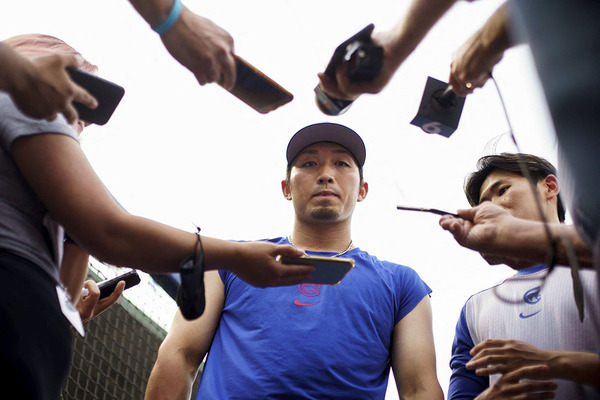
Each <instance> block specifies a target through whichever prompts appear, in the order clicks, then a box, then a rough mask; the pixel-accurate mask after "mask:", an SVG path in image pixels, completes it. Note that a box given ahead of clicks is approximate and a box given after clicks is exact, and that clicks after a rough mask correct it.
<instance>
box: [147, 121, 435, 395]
mask: <svg viewBox="0 0 600 400" xmlns="http://www.w3.org/2000/svg"><path fill="white" fill-rule="evenodd" d="M287 161H288V168H287V176H286V179H285V180H284V181H283V182H282V184H281V185H282V191H283V194H284V196H285V198H286V199H287V200H289V201H291V202H292V204H293V206H294V211H295V219H294V227H293V230H292V233H291V235H289V236H287V237H278V238H274V239H270V240H269V241H270V242H273V243H286V244H287V243H289V244H292V245H294V246H297V247H299V248H301V249H304V250H305V251H306V253H307V254H309V255H318V256H324V257H332V258H333V257H344V258H351V259H352V260H354V263H355V266H354V268H352V269H351V270H350V271H349V272H348V274H347V275H346V276H345V277H344V278H343V279H342V280H341V282H340V283H339V284H337V285H325V284H313V283H304V284H301V285H297V286H288V287H280V288H274V289H271V288H269V289H260V288H255V287H252V286H250V285H248V284H246V283H244V282H243V281H241V280H240V279H238V278H236V277H235V276H234V275H232V274H229V273H227V272H218V273H217V272H214V273H213V272H208V273H206V275H205V283H206V310H205V312H204V314H203V315H202V317H200V318H199V319H198V320H195V321H193V322H188V321H185V320H184V318H183V317H182V316H181V314H179V313H178V314H177V315H176V317H175V319H174V321H173V325H172V328H171V330H170V332H169V334H168V336H167V338H166V339H165V341H164V342H163V344H162V346H161V348H160V350H159V353H158V358H157V361H156V364H155V366H154V369H153V371H152V374H151V376H150V380H149V382H148V388H147V391H146V398H147V399H157V398H161V399H165V398H169V399H175V398H181V399H189V398H190V394H191V389H192V384H193V381H194V379H195V377H196V373H197V371H198V367H199V366H200V364H201V362H202V361H203V359H204V357H205V356H206V354H207V353H208V357H207V359H206V364H205V366H204V369H203V371H202V378H201V381H200V385H199V388H198V394H197V397H196V398H197V399H265V398H278V399H281V398H289V399H292V398H294V399H299V398H302V399H331V398H340V399H383V398H384V397H385V392H386V389H387V384H388V377H389V372H390V367H391V368H392V369H393V372H394V378H395V380H396V384H397V388H398V393H399V396H400V398H411V399H424V400H425V399H426V400H436V399H438V400H441V399H443V393H442V390H441V387H440V385H439V383H438V380H437V376H436V369H435V350H434V344H433V333H432V324H431V308H430V302H429V293H430V292H431V290H430V288H429V287H428V286H427V285H426V284H425V283H424V282H423V281H422V280H421V279H420V278H419V276H418V275H417V273H416V272H415V271H414V270H412V269H410V268H408V267H406V266H403V265H398V264H393V263H390V262H387V261H382V260H379V259H377V258H376V257H374V256H372V255H369V254H368V253H367V252H365V251H363V250H361V249H360V248H358V247H356V246H355V245H354V243H353V242H352V238H351V220H352V215H353V212H354V208H355V206H356V203H357V202H361V201H363V200H364V199H365V197H366V195H367V192H368V184H367V183H366V182H365V181H364V180H363V176H362V167H363V164H364V162H365V146H364V143H363V141H362V139H361V138H360V137H359V136H358V135H357V134H356V133H355V132H354V131H353V130H351V129H349V128H347V127H345V126H342V125H338V124H331V123H320V124H314V125H310V126H307V127H305V128H303V129H301V130H300V131H298V132H297V133H296V134H295V135H294V137H293V138H292V139H291V140H290V142H289V144H288V148H287Z"/></svg>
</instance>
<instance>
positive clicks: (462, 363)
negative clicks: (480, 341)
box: [448, 305, 490, 400]
mask: <svg viewBox="0 0 600 400" xmlns="http://www.w3.org/2000/svg"><path fill="white" fill-rule="evenodd" d="M466 312H467V308H466V305H465V306H464V307H463V308H462V311H461V312H460V317H459V319H458V322H457V323H456V333H455V335H454V342H453V343H452V356H451V357H450V368H452V375H451V376H450V386H449V387H448V400H473V399H474V398H475V397H477V395H478V394H480V393H481V392H483V391H484V390H485V389H487V388H488V386H489V385H490V383H489V378H488V377H487V376H478V375H477V374H475V371H473V370H469V369H467V367H466V364H467V363H468V362H469V361H470V360H471V354H470V351H471V349H472V348H473V347H475V344H474V343H473V339H472V338H471V334H470V332H469V326H468V324H467V316H466Z"/></svg>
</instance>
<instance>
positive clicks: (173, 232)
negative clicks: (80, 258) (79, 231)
mask: <svg viewBox="0 0 600 400" xmlns="http://www.w3.org/2000/svg"><path fill="white" fill-rule="evenodd" d="M87 226H89V225H87ZM96 226H97V229H94V230H92V231H89V232H84V233H83V235H84V238H82V243H83V244H84V245H85V244H87V245H88V246H91V248H90V253H91V254H94V255H95V256H96V257H97V258H98V259H100V260H102V261H105V262H108V263H110V264H114V265H124V266H129V267H131V268H136V269H141V270H143V271H146V272H149V273H154V272H156V273H161V272H178V271H179V265H180V264H181V262H182V261H183V260H184V259H185V258H186V257H187V256H189V255H190V254H192V252H194V251H195V250H196V251H197V252H199V251H200V244H199V243H198V238H197V236H196V235H195V234H193V233H191V232H186V231H182V230H180V229H177V228H173V227H170V226H168V225H164V224H161V223H159V222H156V221H152V220H149V219H146V218H143V217H138V216H133V215H129V214H126V213H122V215H118V216H113V217H108V218H106V219H105V220H104V223H103V224H102V223H101V222H99V221H98V222H96ZM201 243H202V248H203V249H204V255H205V264H206V270H212V269H218V268H225V269H227V267H228V266H229V265H231V264H234V263H235V264H238V263H240V260H239V258H240V257H241V255H239V252H238V251H237V250H238V247H239V246H240V244H239V243H235V242H231V241H226V240H221V239H215V238H210V237H206V236H201Z"/></svg>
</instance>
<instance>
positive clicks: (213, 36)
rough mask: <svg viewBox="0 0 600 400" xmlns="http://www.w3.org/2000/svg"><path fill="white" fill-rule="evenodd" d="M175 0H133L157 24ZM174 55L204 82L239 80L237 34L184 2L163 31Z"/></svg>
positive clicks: (226, 85) (227, 84)
mask: <svg viewBox="0 0 600 400" xmlns="http://www.w3.org/2000/svg"><path fill="white" fill-rule="evenodd" d="M173 2H174V0H130V3H131V4H132V5H133V7H134V8H135V9H136V10H137V12H138V13H139V14H140V15H141V16H142V17H143V18H144V19H145V20H146V22H148V23H149V24H150V26H153V27H154V26H157V25H159V24H160V23H162V22H163V21H165V19H167V16H168V15H169V12H170V11H171V8H172V7H173ZM161 40H162V41H163V44H164V45H165V47H166V48H167V50H168V51H169V53H171V55H172V56H173V58H175V59H176V60H177V61H179V62H180V63H181V65H183V66H184V67H186V68H187V69H189V70H190V71H191V72H192V73H193V74H194V75H195V76H196V79H197V80H198V82H199V83H200V84H201V85H204V84H206V83H211V82H218V83H219V84H220V85H221V86H223V87H224V88H226V89H231V88H232V87H233V85H234V83H235V74H236V70H235V60H234V58H233V55H234V50H233V38H232V37H231V35H230V34H229V33H228V32H227V31H225V30H224V29H222V28H221V27H219V26H217V25H216V24H214V23H213V22H212V21H211V20H209V19H207V18H204V17H201V16H199V15H196V14H194V13H193V12H191V11H190V10H189V9H188V8H187V7H185V6H183V7H182V10H181V15H179V17H178V18H177V20H176V22H175V24H174V25H173V26H172V27H171V28H170V29H169V30H168V31H167V32H165V33H163V34H162V35H161Z"/></svg>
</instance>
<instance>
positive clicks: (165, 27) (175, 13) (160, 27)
mask: <svg viewBox="0 0 600 400" xmlns="http://www.w3.org/2000/svg"><path fill="white" fill-rule="evenodd" d="M182 8H183V6H182V4H181V0H174V1H173V3H172V5H171V8H170V9H169V11H168V12H167V13H166V15H165V13H164V9H163V12H162V13H161V14H162V18H161V19H160V20H159V22H155V23H151V24H150V26H151V27H152V30H153V31H154V32H156V33H158V34H159V35H163V34H165V33H167V32H168V31H169V30H170V29H171V28H172V27H173V25H175V22H177V20H178V19H179V16H180V15H181V10H182Z"/></svg>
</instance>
